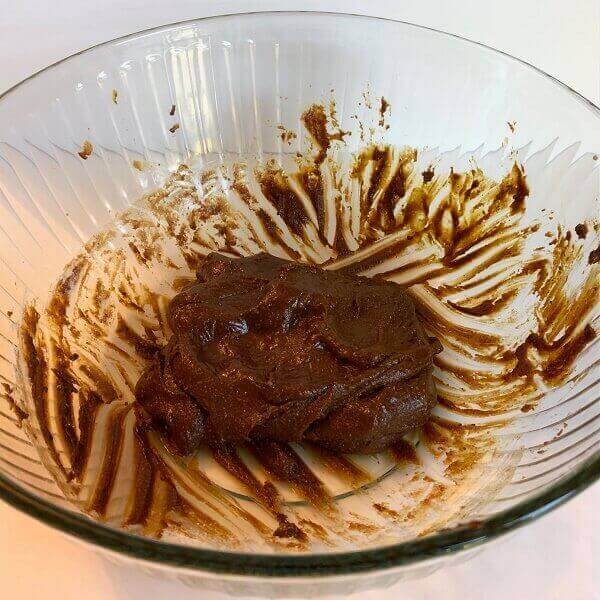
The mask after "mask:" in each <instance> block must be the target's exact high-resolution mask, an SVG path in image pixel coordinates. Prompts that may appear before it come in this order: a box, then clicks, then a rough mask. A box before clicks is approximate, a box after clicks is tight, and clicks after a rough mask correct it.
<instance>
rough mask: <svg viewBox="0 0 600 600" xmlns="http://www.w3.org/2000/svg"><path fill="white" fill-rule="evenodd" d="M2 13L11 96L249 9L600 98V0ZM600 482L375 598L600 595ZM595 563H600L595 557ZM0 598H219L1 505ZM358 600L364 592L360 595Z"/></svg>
mask: <svg viewBox="0 0 600 600" xmlns="http://www.w3.org/2000/svg"><path fill="white" fill-rule="evenodd" d="M3 4H4V6H2V8H1V9H0V27H1V29H2V36H1V37H0V56H2V57H3V61H2V69H1V70H0V91H2V90H4V89H6V88H8V87H10V86H12V85H14V84H15V83H17V82H18V81H20V80H21V79H23V78H24V77H26V76H27V75H29V74H31V73H32V72H34V71H37V70H38V69H40V68H42V67H44V66H46V65H47V64H49V63H52V62H55V61H56V60H59V59H60V58H62V57H64V56H66V55H68V54H71V53H73V52H76V51H77V50H81V49H83V48H86V47H88V46H90V45H93V44H96V43H98V42H101V41H105V40H108V39H111V38H114V37H116V36H119V35H123V34H126V33H130V32H134V31H139V30H141V29H145V28H147V27H152V26H156V25H161V24H165V23H169V22H174V21H180V20H184V19H188V18H193V17H199V16H203V15H208V14H219V13H230V12H239V11H242V10H267V9H278V10H283V9H303V10H311V9H312V10H317V9H321V10H339V11H346V12H354V13H365V14H373V15H378V16H388V17H392V18H397V19H401V20H405V21H410V22H414V23H420V24H423V25H427V26H430V27H434V28H437V29H442V30H446V31H450V32H452V33H456V34H459V35H463V36H465V37H468V38H471V39H475V40H477V41H480V42H483V43H485V44H488V45H490V46H493V47H496V48H499V49H502V50H504V51H506V52H508V53H510V54H513V55H515V56H518V57H519V58H522V59H524V60H526V61H528V62H531V63H532V64H534V65H536V66H538V67H540V68H541V69H543V70H544V71H546V72H548V73H550V74H552V75H554V76H555V77H557V78H558V79H560V80H562V81H564V82H565V83H567V84H568V85H570V86H571V87H573V88H574V89H576V90H577V91H579V92H581V93H582V94H584V95H585V96H587V97H588V98H589V99H590V100H592V101H594V102H596V103H599V102H600V2H599V1H598V0H574V1H573V2H571V3H570V4H568V3H565V2H564V1H563V0H544V2H540V1H539V0H504V1H503V2H501V3H500V2H492V1H491V0H488V1H487V2H486V1H485V0H461V2H460V3H458V2H448V1H447V0H429V1H428V2H423V1H422V0H402V2H399V1H398V2H396V1H393V0H391V1H384V0H369V2H356V1H354V0H346V1H343V0H338V1H329V2H328V1H319V0H304V1H303V2H293V1H287V0H278V1H263V2H259V1H248V0H229V1H227V0H224V1H210V2H209V1H207V0H95V2H94V3H92V2H85V1H83V2H82V1H81V0H22V1H21V2H12V3H11V5H12V6H10V7H9V6H6V4H8V3H7V2H3ZM599 506H600V485H598V484H596V485H595V486H593V487H592V488H591V489H588V490H587V491H586V492H584V493H583V494H582V495H580V496H578V497H577V498H576V499H574V500H572V501H571V502H569V503H568V504H567V505H566V506H563V507H561V508H559V509H557V510H556V511H555V512H553V513H551V514H550V515H548V516H546V517H544V518H542V519H541V520H540V521H538V522H536V523H534V524H532V525H530V526H527V527H525V528H524V529H521V530H520V531H518V532H517V533H516V534H514V535H513V536H512V537H510V538H509V539H507V540H505V541H502V542H501V543H500V544H498V545H496V546H495V547H494V548H491V549H490V550H489V551H487V552H484V553H483V554H481V555H479V556H477V557H475V558H474V559H473V560H471V561H469V562H467V563H464V564H461V565H458V566H456V567H452V568H449V569H445V570H443V571H438V572H437V573H435V574H433V575H432V576H430V577H429V578H427V579H425V580H421V581H415V582H406V583H400V584H398V585H397V586H395V587H393V588H391V589H389V590H385V591H378V592H372V593H368V594H361V595H360V597H361V599H362V598H364V599H365V600H388V599H389V600H392V599H398V598H402V599H406V600H412V599H418V600H427V599H429V598H432V599H433V598H435V599H436V600H438V599H439V598H443V599H444V600H454V599H455V598H456V599H460V600H470V599H479V598H483V597H485V599H486V600H495V599H500V598H502V599H504V598H507V597H508V598H511V599H515V600H521V599H523V600H528V599H530V598H531V599H532V598H536V599H539V600H553V599H557V600H558V599H559V598H560V599H561V600H562V599H563V598H568V599H569V600H594V599H600V577H599V576H598V573H597V568H598V557H600V511H599V510H598V507H599ZM594 558H595V560H594ZM0 581H1V582H2V583H1V586H2V588H1V589H2V592H1V593H0V597H1V598H3V599H4V598H6V600H13V599H17V598H32V599H34V598H38V597H41V596H42V594H43V595H44V598H45V599H46V600H59V599H60V600H71V599H77V600H80V599H81V598H85V600H146V599H148V598H151V599H152V600H167V599H169V600H170V599H171V598H177V600H189V599H192V598H194V599H195V598H202V599H203V600H217V599H221V598H224V597H223V596H220V595H218V594H215V593H206V592H199V591H197V590H196V591H193V590H190V589H188V588H185V587H183V586H182V585H181V584H178V583H174V582H170V581H163V580H159V579H152V578H150V577H149V576H147V575H145V574H142V573H141V572H139V571H137V570H136V571H134V570H132V569H129V568H127V567H117V566H115V565H114V564H112V563H109V562H107V561H106V560H105V559H104V558H102V557H101V556H100V555H98V554H97V553H95V552H93V551H91V550H89V549H87V548H84V547H82V546H80V545H79V544H76V543H74V542H72V541H71V540H68V539H66V538H65V537H63V536H62V535H61V534H59V533H58V532H55V531H53V530H51V529H50V528H48V527H45V526H43V525H41V524H39V523H37V522H36V521H34V520H33V519H31V518H29V517H26V516H24V515H22V514H20V513H18V512H16V511H15V510H13V509H12V508H10V507H8V506H7V505H5V504H2V503H0ZM357 597H358V596H357Z"/></svg>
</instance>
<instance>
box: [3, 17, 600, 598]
mask: <svg viewBox="0 0 600 600" xmlns="http://www.w3.org/2000/svg"><path fill="white" fill-rule="evenodd" d="M361 40H362V41H361ZM366 40H368V42H366ZM383 99H385V102H384V100H383ZM331 100H334V102H335V107H332V106H330V102H331ZM323 103H325V104H326V106H327V107H328V108H327V110H329V109H331V111H332V114H331V115H330V116H329V118H330V123H329V126H330V127H331V126H333V125H335V126H336V127H337V128H339V129H340V130H343V131H347V132H350V134H351V135H348V136H347V137H346V136H345V135H341V136H340V137H342V138H344V141H345V145H344V148H343V149H342V150H337V151H336V152H337V155H336V156H337V157H338V159H339V161H340V164H346V163H344V160H346V161H347V157H348V156H350V155H351V154H352V153H353V152H360V150H361V148H364V147H365V146H368V145H369V144H393V145H394V146H395V147H399V148H400V147H403V146H410V147H415V148H418V149H419V154H418V156H419V157H426V158H423V160H428V161H431V162H432V163H434V162H435V165H436V170H437V171H438V172H439V171H440V170H441V169H443V168H445V169H447V170H448V172H449V173H451V174H452V173H455V172H456V173H458V172H466V171H468V170H469V169H475V168H482V169H483V170H484V171H485V174H486V175H488V176H490V177H492V178H496V179H497V180H499V179H500V178H501V177H502V174H503V173H506V172H508V171H510V168H511V165H512V164H513V163H515V162H516V163H518V164H521V165H523V166H524V169H525V173H526V176H527V182H528V183H527V184H528V187H529V199H528V209H529V204H530V205H531V206H532V207H533V209H532V210H534V212H535V210H537V211H538V212H537V213H536V218H537V219H538V220H541V221H542V222H543V225H544V226H546V227H550V226H552V227H555V228H556V226H557V224H559V225H560V228H559V230H560V231H562V232H563V233H564V232H571V231H573V232H574V231H575V226H576V225H578V224H581V223H583V222H584V221H587V222H588V224H589V226H588V232H587V235H586V236H585V239H584V237H583V236H582V241H581V247H582V248H583V249H584V250H585V257H587V256H588V253H592V252H593V250H594V248H595V247H596V246H597V243H598V227H597V222H598V214H599V213H598V208H599V204H598V198H599V197H600V169H599V165H600V161H599V160H598V154H599V153H600V110H599V109H598V107H596V106H594V105H593V104H592V103H591V102H589V101H587V100H586V99H585V98H582V97H581V96H580V95H578V94H577V93H576V92H574V91H573V90H570V89H569V88H568V87H566V86H565V85H563V84H561V83H560V82H558V81H556V80H554V79H552V78H551V77H549V76H548V75H546V74H544V73H542V72H540V71H539V70H537V69H535V68H534V67H532V66H530V65H527V64H525V63H523V62H521V61H518V60H516V59H514V58H512V57H510V56H507V55H504V54H502V53H500V52H497V51H494V50H492V49H490V48H487V47H485V46H481V45H478V44H474V43H472V42H469V41H466V40H463V39H460V38H458V37H454V36H451V35H447V34H443V33H440V32H437V31H433V30H429V29H425V28H422V27H418V26H414V25H409V24H405V23H400V22H395V21H390V20H385V19H377V18H369V17H360V16H353V15H343V14H327V13H311V12H294V13H287V12H277V13H252V14H243V15H229V16H221V17H211V18H207V19H200V20H195V21H188V22H184V23H180V24H175V25H169V26H165V27H161V28H158V29H152V30H148V31H144V32H141V33H137V34H133V35H130V36H127V37H124V38H120V39H117V40H114V41H111V42H107V43H105V44H101V45H99V46H96V47H94V48H91V49H89V50H86V51H84V52H81V53H79V54H77V55H74V56H72V57H69V58H68V59H65V60H63V61H61V62H59V63H57V64H55V65H52V66H50V67H48V68H46V69H44V70H43V71H41V72H39V73H37V74H36V75H34V76H32V77H30V78H29V79H27V80H25V81H23V82H22V83H20V84H19V85H17V86H15V87H14V88H13V89H11V90H9V91H8V92H6V93H5V94H4V95H3V96H2V98H1V99H0V132H1V133H0V214H1V216H2V218H1V219H0V302H1V305H0V310H1V316H0V326H1V331H0V344H1V345H2V348H1V350H0V357H1V358H2V361H0V368H1V370H0V378H1V379H2V386H3V390H4V392H3V394H2V397H1V398H0V497H1V498H2V499H4V500H5V501H7V502H9V503H10V504H12V505H13V506H15V507H17V508H18V509H19V510H22V511H24V512H26V513H28V514H30V515H32V516H34V517H35V518H37V519H39V520H40V521H42V522H44V523H46V524H48V525H50V526H52V527H55V528H57V529H59V530H61V531H63V532H65V533H66V534H68V535H70V536H72V537H73V538H76V539H77V540H80V541H83V542H87V543H88V544H91V545H92V546H94V547H96V548H98V549H100V550H102V551H103V552H104V553H105V554H107V555H109V556H111V557H113V558H114V559H118V560H124V561H130V562H134V563H136V564H138V565H142V566H143V567H144V568H147V569H150V570H152V571H153V572H159V573H161V574H167V575H169V576H172V577H176V578H178V579H180V580H182V581H185V582H186V583H189V584H191V585H198V586H201V587H202V588H203V589H218V590H222V591H227V592H229V593H232V594H238V595H251V594H260V595H279V594H281V595H301V596H304V597H306V596H308V595H321V594H328V593H347V592H349V591H353V590H357V589H366V588H370V587H373V586H382V585H389V584H391V583H393V582H394V581H397V580H399V579H401V578H408V577H411V578H412V577H420V576H424V575H427V574H429V573H431V572H432V571H433V570H435V569H437V568H439V567H441V566H444V565H447V564H449V563H451V562H454V561H458V560H464V559H465V558H467V557H469V556H471V555H473V554H474V553H475V552H478V551H479V550H480V549H481V548H483V547H484V546H488V545H490V544H489V542H491V541H492V540H495V539H496V538H498V537H500V536H502V535H505V534H507V533H508V532H510V531H512V530H514V529H515V528H517V527H519V526H521V525H524V524H526V523H528V522H530V521H532V520H534V519H536V518H538V517H540V516H541V515H543V514H545V513H546V512H548V511H549V510H551V509H553V508H555V507H557V506H558V505H560V504H562V503H563V502H565V501H566V500H568V499H569V498H571V497H572V496H574V495H575V494H577V493H579V492H580V491H582V490H584V489H585V488H586V487H587V486H589V485H590V484H592V483H593V482H594V481H595V480H596V479H597V478H598V476H599V474H600V454H599V452H598V445H599V438H600V430H599V428H598V418H599V416H600V412H599V411H600V403H599V402H598V396H599V394H598V389H599V388H598V385H599V384H598V374H599V372H600V367H599V366H598V345H597V344H595V343H594V341H593V340H592V341H591V343H589V344H588V345H587V346H585V348H583V349H582V351H581V352H580V353H579V355H578V357H577V360H576V361H575V363H574V365H573V367H572V370H571V372H570V373H569V376H568V377H566V378H565V379H564V380H563V381H561V384H560V385H559V386H558V387H556V388H553V387H552V386H547V387H546V388H545V389H544V393H543V394H541V397H540V398H537V399H536V402H534V403H532V404H523V405H522V406H521V408H520V409H519V410H513V411H511V412H510V415H509V418H507V419H505V421H503V423H504V426H503V428H502V437H503V439H504V440H505V442H506V444H505V445H504V446H502V450H503V451H502V452H501V453H499V454H494V455H493V456H492V458H490V459H488V461H487V463H486V465H485V466H486V469H487V472H488V473H490V472H491V473H496V472H502V473H508V475H507V477H506V478H505V479H504V480H502V481H501V485H500V484H498V482H496V485H495V487H494V486H493V493H491V492H490V490H489V489H487V488H486V489H485V490H483V489H482V488H477V489H476V490H475V492H473V498H471V499H472V500H473V502H474V503H473V505H472V509H470V510H469V511H466V512H465V511H462V512H460V514H459V513H456V514H454V515H453V517H452V518H449V520H448V522H446V523H444V525H443V526H439V525H438V526H435V527H432V528H431V530H430V531H425V530H424V531H421V532H420V533H419V534H418V535H415V536H414V537H412V538H409V539H402V540H393V539H392V540H390V539H387V540H383V539H382V540H379V541H378V542H377V543H372V544H370V545H364V547H362V546H361V545H360V544H358V545H357V544H354V545H350V546H348V547H347V548H333V549H329V550H327V551H325V550H318V551H302V552H296V553H294V552H272V551H271V552H264V551H262V550H260V549H259V550H257V551H256V552H252V551H249V550H248V549H243V550H242V551H234V550H230V549H219V547H218V545H217V546H216V547H215V546H214V545H212V546H211V545H210V544H208V545H207V544H204V545H203V544H202V543H189V542H186V541H185V540H182V539H178V538H175V537H168V538H167V537H164V538H162V539H151V538H149V537H144V536H142V535H138V534H136V533H135V532H132V531H125V530H123V529H120V528H118V527H114V526H112V525H111V524H110V523H109V522H107V521H106V520H105V522H99V521H98V520H96V519H92V518H90V517H89V516H87V515H86V514H84V512H83V511H82V510H81V507H78V506H77V503H76V502H75V503H74V502H73V499H72V498H71V499H67V498H66V497H65V493H64V489H63V487H61V485H60V477H58V482H57V473H56V472H55V470H56V469H53V466H52V465H53V460H54V459H55V458H56V457H53V455H52V447H53V444H54V438H53V436H52V435H50V436H49V437H48V436H46V437H45V436H44V434H43V433H42V432H40V428H39V427H37V426H36V423H38V424H39V422H40V419H49V422H50V421H52V419H56V415H55V414H46V412H43V411H45V410H46V409H41V408H40V406H39V405H35V403H34V404H33V405H32V404H31V400H30V399H29V400H28V392H27V382H26V377H25V376H24V375H23V372H22V369H20V368H19V355H20V354H19V353H20V352H21V353H22V351H23V348H22V337H20V328H19V325H20V323H21V318H22V316H23V311H24V310H25V307H26V306H27V305H28V304H29V303H31V302H32V301H34V300H35V299H36V298H43V297H46V296H47V294H48V290H49V289H50V288H51V286H52V285H53V284H54V283H55V282H56V281H57V279H58V278H59V276H60V275H61V273H62V272H63V269H64V268H65V265H67V264H68V263H69V261H70V260H72V259H73V258H74V257H75V256H77V255H78V253H79V252H81V250H82V248H83V245H84V244H85V243H86V242H88V241H89V240H90V238H92V236H94V235H96V234H97V233H98V232H100V231H102V230H103V229H105V228H106V227H107V226H109V224H110V223H112V222H113V221H114V219H115V218H116V217H117V216H118V215H120V214H122V212H123V211H124V210H126V209H127V208H128V207H130V206H131V205H133V203H134V202H136V201H137V200H138V199H139V198H140V197H141V196H143V195H144V194H147V193H149V192H152V191H153V190H155V189H156V188H159V187H160V186H162V185H163V184H164V183H165V181H166V180H167V179H168V177H169V176H170V174H171V173H173V172H175V171H176V170H177V169H178V167H179V165H181V164H182V163H184V164H187V165H190V166H191V174H190V175H189V181H192V182H195V181H196V180H195V179H194V177H195V176H196V175H198V173H201V172H202V171H203V170H204V171H206V169H207V168H209V167H212V166H214V165H215V164H220V165H223V164H231V163H233V162H236V161H244V162H245V163H250V162H251V161H252V160H264V159H265V158H275V159H276V160H277V161H279V164H284V163H285V164H288V163H289V161H290V160H293V159H294V156H295V155H296V153H297V152H300V153H306V152H307V148H309V149H310V144H311V140H310V137H309V136H308V135H307V133H306V131H305V130H304V127H303V123H302V114H303V112H304V111H305V110H306V109H307V108H308V107H309V106H314V105H315V104H316V105H321V104H323ZM334 109H335V114H333V111H334ZM312 142H313V146H314V140H312ZM411 156H412V155H411ZM414 156H415V157H416V154H415V155H414ZM344 157H346V158H344ZM415 160H416V159H415ZM286 161H288V163H286ZM423 166H424V167H425V168H426V169H429V164H425V163H423ZM425 172H426V170H425V171H424V173H423V181H425ZM472 172H473V173H474V172H475V171H474V170H473V171H472ZM217 179H218V178H217ZM204 183H205V182H204V181H200V182H199V183H198V185H199V186H201V185H203V184H204ZM217 184H218V186H220V189H225V188H226V187H227V182H226V181H225V180H224V179H220V180H218V181H217ZM552 222H553V223H552ZM501 226H502V224H501V223H499V224H498V227H501ZM324 235H325V237H327V235H328V233H327V232H325V233H324ZM572 235H573V237H574V236H575V233H573V234H572ZM569 236H571V234H569ZM384 237H385V236H384ZM561 239H564V238H561ZM570 239H571V237H569V241H570ZM550 240H551V236H547V237H546V241H545V242H544V241H543V240H542V241H539V240H538V243H540V244H542V245H543V244H550ZM553 243H554V244H557V245H560V243H557V242H556V241H554V242H553ZM547 249H548V248H546V250H547ZM533 250H535V249H532V251H533ZM536 251H537V250H536ZM590 256H592V255H591V254H590ZM585 257H584V258H585ZM498 260H499V259H498ZM587 262H589V263H590V266H589V267H588V266H585V268H586V269H596V268H597V267H595V266H594V265H591V262H593V261H592V258H590V259H589V261H587ZM583 263H585V264H586V265H587V263H586V261H585V260H584V261H583ZM583 263H582V264H583ZM581 268H583V267H581ZM571 270H572V272H571V271H570V272H569V273H568V276H569V277H571V278H573V280H576V279H577V274H578V273H576V271H577V268H576V267H574V266H572V268H571ZM580 270H581V269H580ZM593 273H595V276H596V284H595V285H596V287H594V281H593V280H592V282H591V285H592V288H591V290H592V294H591V296H589V297H588V302H587V306H588V309H587V311H586V313H585V319H586V322H589V323H591V327H595V328H597V323H596V321H597V317H598V294H597V271H593ZM409 283H410V282H409ZM575 287H577V285H575ZM573 293H574V294H575V295H576V293H577V290H575V291H574V292H573ZM590 298H591V300H590ZM523 302H524V300H523ZM565 302H566V303H567V304H568V302H569V299H567V300H565ZM573 306H574V304H573ZM517 308H518V307H517ZM556 318H558V317H556ZM588 331H591V332H592V333H591V334H590V336H589V337H594V335H593V329H591V330H588ZM45 385H46V387H45V388H43V389H44V390H45V393H46V394H47V393H48V383H47V382H46V384H45ZM440 410H443V409H440ZM26 413H29V415H28V416H27V414H26ZM31 413H36V414H31ZM438 416H439V417H440V418H443V417H444V415H442V414H439V415H438ZM445 416H446V417H447V416H448V415H447V414H446V415H445ZM474 418H475V417H474ZM489 420H490V419H489ZM490 422H494V419H493V418H492V419H491V420H490ZM462 425H464V426H465V427H469V426H470V425H472V423H471V422H469V421H468V419H467V421H466V422H464V423H463V424H462ZM500 455H502V456H504V457H505V458H506V456H509V459H510V460H509V461H508V462H509V463H510V469H508V470H506V465H507V463H506V460H505V459H502V460H501V459H500V458H499V456H500ZM54 466H56V465H54ZM380 475H386V476H387V472H385V473H383V474H381V473H380ZM383 480H385V481H387V479H385V477H384V478H383ZM373 484H374V485H373V486H372V489H375V490H376V489H377V485H378V483H377V481H374V482H373ZM354 491H356V490H354ZM342 492H343V490H342ZM373 493H376V492H373ZM350 495H351V494H350ZM339 496H340V498H342V497H343V496H344V493H340V494H339ZM475 500H478V501H475ZM392 502H393V499H392ZM448 506H449V505H448ZM448 506H442V507H441V508H440V507H438V509H439V510H441V511H442V512H443V511H444V510H446V509H447V510H450V509H449V508H448Z"/></svg>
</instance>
